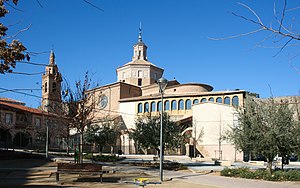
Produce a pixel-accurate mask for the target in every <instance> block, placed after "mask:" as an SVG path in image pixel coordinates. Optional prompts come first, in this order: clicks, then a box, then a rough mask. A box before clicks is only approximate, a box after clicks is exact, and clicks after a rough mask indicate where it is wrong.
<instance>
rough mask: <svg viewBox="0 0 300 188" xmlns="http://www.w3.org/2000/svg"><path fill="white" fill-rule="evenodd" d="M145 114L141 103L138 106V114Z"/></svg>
mask: <svg viewBox="0 0 300 188" xmlns="http://www.w3.org/2000/svg"><path fill="white" fill-rule="evenodd" d="M142 112H143V104H142V103H139V104H138V113H142Z"/></svg>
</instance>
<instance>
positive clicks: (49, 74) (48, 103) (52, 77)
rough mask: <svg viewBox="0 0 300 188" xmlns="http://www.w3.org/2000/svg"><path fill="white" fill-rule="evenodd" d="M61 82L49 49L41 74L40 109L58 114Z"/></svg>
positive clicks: (59, 110) (53, 56) (53, 57)
mask: <svg viewBox="0 0 300 188" xmlns="http://www.w3.org/2000/svg"><path fill="white" fill-rule="evenodd" d="M61 82H62V76H61V74H60V72H59V71H58V67H57V65H56V63H55V55H54V52H53V50H51V53H50V58H49V64H48V65H47V66H46V69H45V73H44V74H43V76H42V84H43V86H42V109H43V110H44V111H46V112H52V113H57V114H59V113H60V112H61V111H62V108H61V107H62V105H61V102H62V101H61Z"/></svg>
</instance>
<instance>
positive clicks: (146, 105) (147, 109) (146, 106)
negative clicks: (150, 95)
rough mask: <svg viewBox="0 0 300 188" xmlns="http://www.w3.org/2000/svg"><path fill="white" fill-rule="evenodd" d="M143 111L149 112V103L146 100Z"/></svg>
mask: <svg viewBox="0 0 300 188" xmlns="http://www.w3.org/2000/svg"><path fill="white" fill-rule="evenodd" d="M144 112H149V103H148V102H146V103H145V104H144Z"/></svg>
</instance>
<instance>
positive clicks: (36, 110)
mask: <svg viewBox="0 0 300 188" xmlns="http://www.w3.org/2000/svg"><path fill="white" fill-rule="evenodd" d="M1 106H6V107H10V108H13V109H16V110H22V111H26V112H30V113H34V114H40V115H54V114H50V113H48V112H45V111H43V110H40V109H36V108H30V107H27V106H23V105H20V104H12V103H9V102H3V101H0V107H1Z"/></svg>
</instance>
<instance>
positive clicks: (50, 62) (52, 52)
mask: <svg viewBox="0 0 300 188" xmlns="http://www.w3.org/2000/svg"><path fill="white" fill-rule="evenodd" d="M49 65H55V54H54V51H53V49H51V52H50V58H49Z"/></svg>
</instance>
